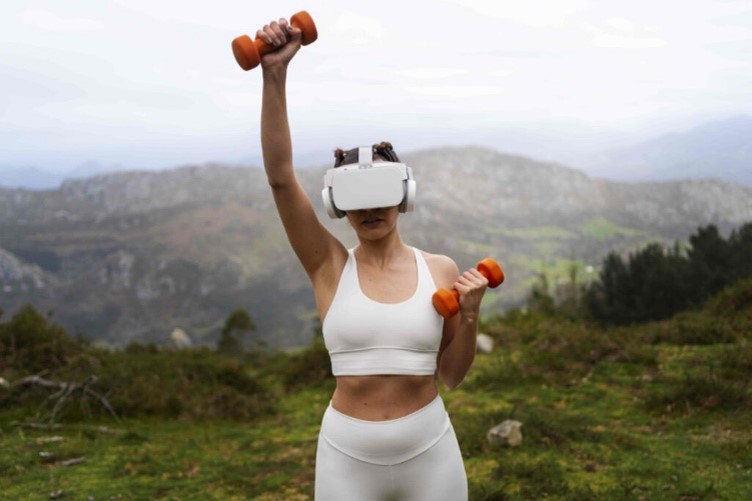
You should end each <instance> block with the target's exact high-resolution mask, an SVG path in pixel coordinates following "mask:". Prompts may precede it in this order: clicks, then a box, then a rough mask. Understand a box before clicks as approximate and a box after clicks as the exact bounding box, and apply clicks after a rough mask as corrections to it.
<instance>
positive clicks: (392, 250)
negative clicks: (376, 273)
mask: <svg viewBox="0 0 752 501" xmlns="http://www.w3.org/2000/svg"><path fill="white" fill-rule="evenodd" d="M359 242H360V245H358V247H357V248H356V249H355V252H356V253H357V255H358V258H359V259H360V260H361V261H365V262H368V263H370V264H373V265H374V266H378V267H380V268H384V267H385V266H387V265H388V264H389V263H391V262H393V261H394V260H396V259H400V258H401V257H402V256H403V255H404V253H405V251H406V250H408V247H407V245H405V243H404V242H403V241H402V238H401V237H400V235H399V233H397V232H396V231H394V232H392V233H390V234H389V235H387V236H385V237H384V238H380V239H378V240H365V239H362V238H361V239H359Z"/></svg>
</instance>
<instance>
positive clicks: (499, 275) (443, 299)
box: [432, 257, 504, 318]
mask: <svg viewBox="0 0 752 501" xmlns="http://www.w3.org/2000/svg"><path fill="white" fill-rule="evenodd" d="M475 268H476V269H477V270H478V271H479V272H480V274H481V275H483V276H484V277H486V280H488V286H489V287H491V288H495V287H498V286H499V285H501V283H502V282H503V281H504V270H502V269H501V266H499V263H497V262H496V261H494V260H493V259H491V258H490V257H487V258H486V259H484V260H483V261H481V262H480V263H478V264H477V265H475ZM432 300H433V307H434V308H436V311H438V312H439V315H441V316H442V317H444V318H451V317H453V316H454V315H456V314H457V312H458V311H460V293H459V292H457V291H456V290H455V289H452V290H447V289H439V290H437V291H436V292H434V294H433V298H432Z"/></svg>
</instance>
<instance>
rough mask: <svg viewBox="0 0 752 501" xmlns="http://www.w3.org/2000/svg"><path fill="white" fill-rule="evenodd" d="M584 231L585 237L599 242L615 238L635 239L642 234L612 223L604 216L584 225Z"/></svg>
mask: <svg viewBox="0 0 752 501" xmlns="http://www.w3.org/2000/svg"><path fill="white" fill-rule="evenodd" d="M582 231H583V233H585V235H587V236H589V237H591V238H595V239H596V240H599V241H604V240H608V239H610V238H613V237H617V236H622V237H635V236H639V235H641V234H642V232H641V231H640V230H635V229H632V228H625V227H623V226H619V225H618V224H616V223H612V222H611V221H609V220H608V219H606V218H605V217H603V216H598V217H594V218H592V219H590V220H589V221H588V222H586V223H585V224H584V225H582Z"/></svg>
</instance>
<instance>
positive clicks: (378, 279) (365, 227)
mask: <svg viewBox="0 0 752 501" xmlns="http://www.w3.org/2000/svg"><path fill="white" fill-rule="evenodd" d="M256 37H257V38H261V39H263V40H265V41H266V42H267V43H269V44H270V45H274V46H275V47H278V49H277V50H276V51H273V52H270V53H268V54H266V55H264V56H263V57H262V59H261V68H262V73H263V94H262V109H261V146H262V150H263V156H264V168H265V169H266V174H267V179H268V181H269V186H270V187H271V190H272V194H273V196H274V201H275V203H276V205H277V210H278V212H279V215H280V218H281V219H282V224H283V225H284V228H285V231H286V233H287V237H288V239H289V241H290V245H291V246H292V248H293V250H294V251H295V253H296V255H297V257H298V259H299V260H300V262H301V264H302V265H303V268H304V269H305V271H306V273H307V274H308V277H309V278H310V280H311V284H312V286H313V291H314V296H315V299H316V305H317V308H318V312H319V315H320V318H321V320H322V323H323V320H324V319H325V318H326V314H327V312H328V311H329V307H330V305H331V304H332V301H333V299H334V295H335V292H336V289H337V285H338V283H339V277H340V275H341V274H342V270H343V269H344V267H345V263H346V261H347V257H348V252H347V249H346V248H345V246H344V245H343V244H342V243H341V242H340V241H339V240H337V239H336V238H335V237H334V236H333V235H332V234H331V233H330V232H329V231H328V230H327V229H326V228H325V227H324V226H323V225H322V224H321V222H320V221H319V220H318V218H317V216H316V214H315V212H314V209H313V206H312V204H311V201H310V199H309V198H308V196H307V194H306V193H305V191H304V190H303V188H302V186H301V185H300V183H299V182H298V180H297V178H296V176H295V170H294V168H293V164H292V142H291V137H290V127H289V122H288V116H287V100H286V81H287V69H288V65H289V63H290V61H291V60H292V59H293V58H294V56H295V54H296V53H297V52H298V50H299V49H300V45H301V44H300V41H301V32H300V30H298V29H295V28H292V27H291V26H290V25H289V24H288V22H287V21H286V20H285V19H280V20H279V21H274V22H271V23H269V24H268V25H265V26H264V27H263V28H262V29H260V30H258V32H257V33H256ZM347 219H348V221H349V222H350V225H351V226H352V228H353V230H354V231H355V233H356V235H357V237H358V241H359V245H358V246H357V247H356V249H355V259H356V260H357V263H358V278H359V281H360V285H361V288H362V290H363V292H364V293H365V294H366V296H368V297H370V298H371V299H373V300H376V301H379V302H383V303H396V302H401V301H404V300H406V299H407V298H409V297H410V296H412V294H413V293H414V291H415V289H416V287H417V278H416V277H417V265H416V263H415V259H414V255H413V251H412V249H411V248H410V247H408V246H407V245H405V243H404V242H403V241H402V238H401V236H400V233H399V230H398V225H397V223H398V219H399V210H398V208H397V207H387V208H380V209H366V210H357V211H349V212H348V213H347ZM423 256H424V257H425V260H426V263H427V264H428V268H429V270H430V272H431V276H432V277H433V280H434V282H435V284H436V286H437V287H443V288H448V289H450V288H454V289H456V290H457V291H458V292H459V295H460V301H459V302H460V312H459V314H458V315H455V316H454V317H453V318H451V319H449V320H445V321H444V328H443V334H442V341H441V346H440V349H439V354H438V359H437V364H438V368H437V371H436V375H435V376H404V375H373V376H338V377H337V378H336V383H337V384H336V389H335V391H334V394H333V396H332V406H333V407H334V408H335V409H337V410H338V411H340V412H342V413H344V414H347V415H350V416H353V417H356V418H359V419H365V420H369V421H382V420H389V419H396V418H399V417H402V416H405V415H407V414H410V413H412V412H415V411H417V410H418V409H420V408H422V407H424V406H425V405H427V404H428V403H430V402H431V401H432V400H433V399H434V398H435V397H436V395H437V393H438V388H437V384H436V379H438V380H440V381H442V382H443V383H444V384H445V385H447V386H448V387H449V388H455V387H456V386H457V385H459V384H460V382H462V380H463V379H464V378H465V376H466V374H467V372H468V370H469V369H470V366H471V365H472V363H473V360H474V358H475V341H476V335H477V329H478V314H479V310H480V302H481V299H482V298H483V294H484V292H485V290H486V287H487V285H488V281H487V280H486V278H485V277H483V275H481V274H480V273H479V272H478V271H477V270H475V269H470V270H467V271H465V272H463V273H462V274H460V273H459V269H458V267H457V265H456V263H455V262H454V261H453V260H452V259H450V258H449V257H447V256H442V255H437V254H429V253H426V252H424V253H423Z"/></svg>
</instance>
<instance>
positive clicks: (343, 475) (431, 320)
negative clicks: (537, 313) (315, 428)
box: [315, 249, 468, 501]
mask: <svg viewBox="0 0 752 501" xmlns="http://www.w3.org/2000/svg"><path fill="white" fill-rule="evenodd" d="M413 251H414V254H415V260H416V264H417V269H418V286H417V288H416V290H415V293H414V294H413V295H412V297H410V298H409V299H407V300H406V301H403V302H401V303H389V304H387V303H379V302H378V301H374V300H372V299H370V298H368V297H367V296H366V295H365V294H364V293H363V291H362V289H361V288H360V283H359V280H358V269H357V262H356V259H355V255H354V253H353V250H352V249H351V250H350V251H349V255H348V259H347V263H346V264H345V268H344V270H343V271H342V276H341V277H340V280H339V284H338V286H337V291H336V293H335V296H334V300H333V301H332V305H331V306H330V308H329V311H328V313H327V315H326V318H325V319H324V323H323V332H324V343H325V344H326V347H327V349H328V350H329V355H330V358H331V363H332V372H333V374H334V375H335V376H344V375H379V374H401V375H433V374H434V373H435V372H436V357H437V354H438V351H439V345H440V343H441V336H442V329H443V319H442V318H441V316H440V315H439V314H438V313H437V312H436V310H435V309H434V308H433V305H432V303H431V296H432V295H433V293H434V292H435V291H436V285H435V284H434V282H433V278H432V277H431V272H430V270H429V269H428V265H427V264H426V262H425V259H424V258H423V255H422V253H421V252H420V251H419V250H418V249H413ZM467 497H468V492H467V477H466V475H465V467H464V464H463V461H462V455H461V453H460V449H459V444H458V442H457V438H456V436H455V434H454V429H453V428H452V424H451V422H450V420H449V416H448V414H447V412H446V409H445V408H444V403H443V401H442V400H441V397H440V396H437V397H436V398H435V399H434V400H433V401H432V402H431V403H429V404H428V405H426V406H425V407H423V408H421V409H419V410H417V411H415V412H413V413H412V414H409V415H407V416H403V417H401V418H398V419H393V420H388V421H366V420H362V419H357V418H354V417H351V416H347V415H345V414H343V413H341V412H339V411H337V410H336V409H334V408H333V407H332V406H331V404H330V405H329V407H328V408H327V410H326V412H325V413H324V417H323V420H322V423H321V432H320V434H319V440H318V447H317V451H316V485H315V498H316V500H317V501H349V500H357V501H384V500H391V501H397V500H399V501H408V500H409V501H422V500H425V501H429V500H430V501H464V500H467Z"/></svg>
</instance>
